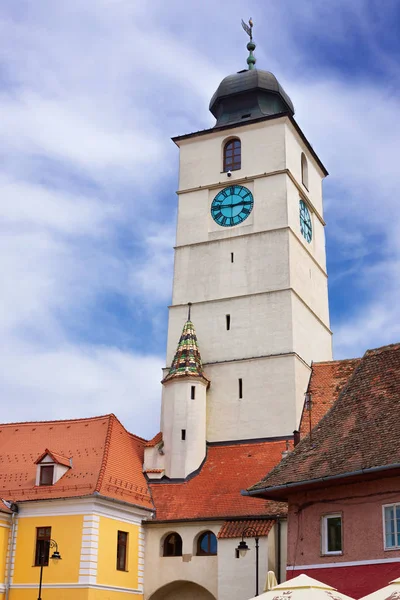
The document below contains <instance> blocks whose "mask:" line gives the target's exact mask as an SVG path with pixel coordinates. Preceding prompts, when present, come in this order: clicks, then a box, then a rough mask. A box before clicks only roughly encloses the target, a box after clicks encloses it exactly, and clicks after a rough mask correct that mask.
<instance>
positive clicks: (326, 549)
mask: <svg viewBox="0 0 400 600" xmlns="http://www.w3.org/2000/svg"><path fill="white" fill-rule="evenodd" d="M342 550H343V544H342V515H340V514H335V515H326V516H324V517H322V554H342Z"/></svg>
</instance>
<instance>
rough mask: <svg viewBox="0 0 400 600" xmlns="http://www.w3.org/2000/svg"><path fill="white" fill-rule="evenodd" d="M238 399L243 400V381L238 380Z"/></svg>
mask: <svg viewBox="0 0 400 600" xmlns="http://www.w3.org/2000/svg"><path fill="white" fill-rule="evenodd" d="M239 398H243V379H239Z"/></svg>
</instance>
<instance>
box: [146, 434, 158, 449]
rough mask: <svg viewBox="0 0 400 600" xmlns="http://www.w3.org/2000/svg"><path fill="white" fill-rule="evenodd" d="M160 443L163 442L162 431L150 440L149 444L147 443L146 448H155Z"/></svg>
mask: <svg viewBox="0 0 400 600" xmlns="http://www.w3.org/2000/svg"><path fill="white" fill-rule="evenodd" d="M160 442H162V431H160V432H159V433H157V435H155V436H154V437H153V438H152V439H151V440H149V441H148V442H146V443H145V447H146V448H152V447H154V446H157V444H159V443H160Z"/></svg>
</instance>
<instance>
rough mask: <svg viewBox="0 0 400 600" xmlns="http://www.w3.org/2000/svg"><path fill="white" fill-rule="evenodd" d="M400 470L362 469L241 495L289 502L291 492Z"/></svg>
mask: <svg viewBox="0 0 400 600" xmlns="http://www.w3.org/2000/svg"><path fill="white" fill-rule="evenodd" d="M398 469H400V463H393V464H391V465H383V466H380V467H369V468H366V469H360V470H358V471H349V472H347V473H339V474H337V475H329V476H327V477H318V478H316V479H304V480H302V481H293V482H289V483H284V484H282V485H276V486H271V487H264V488H257V489H252V488H250V489H247V490H242V491H241V494H242V496H253V497H255V498H266V499H268V500H281V501H283V502H287V501H288V498H289V495H290V491H291V490H294V491H300V490H301V489H308V488H310V487H317V486H319V485H320V484H326V483H331V482H335V481H340V480H341V479H349V478H351V477H354V478H356V479H358V478H359V477H361V476H364V475H373V474H374V473H381V472H383V471H395V470H398ZM283 492H285V493H283Z"/></svg>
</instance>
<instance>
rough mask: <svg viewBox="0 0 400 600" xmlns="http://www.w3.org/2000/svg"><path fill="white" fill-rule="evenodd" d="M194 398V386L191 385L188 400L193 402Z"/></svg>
mask: <svg viewBox="0 0 400 600" xmlns="http://www.w3.org/2000/svg"><path fill="white" fill-rule="evenodd" d="M195 398H196V386H195V385H192V386H191V387H190V399H191V400H194V399H195Z"/></svg>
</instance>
